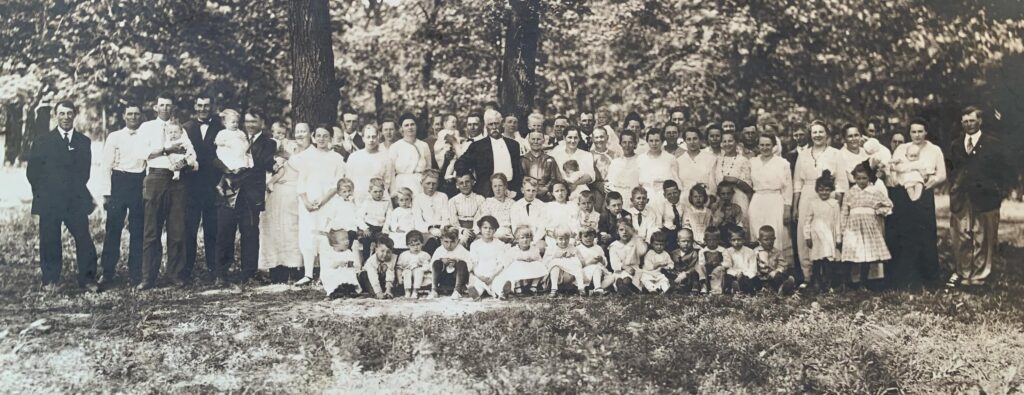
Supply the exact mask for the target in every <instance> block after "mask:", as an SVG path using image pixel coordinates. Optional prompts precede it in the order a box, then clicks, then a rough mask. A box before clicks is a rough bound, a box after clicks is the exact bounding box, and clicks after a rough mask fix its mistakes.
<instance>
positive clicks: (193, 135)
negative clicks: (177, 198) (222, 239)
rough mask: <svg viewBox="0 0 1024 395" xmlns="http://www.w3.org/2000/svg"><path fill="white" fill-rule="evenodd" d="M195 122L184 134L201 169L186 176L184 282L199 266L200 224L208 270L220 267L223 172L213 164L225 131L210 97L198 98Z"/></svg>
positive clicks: (185, 173) (193, 121) (192, 120)
mask: <svg viewBox="0 0 1024 395" xmlns="http://www.w3.org/2000/svg"><path fill="white" fill-rule="evenodd" d="M195 111H196V113H195V118H194V119H191V120H189V121H188V122H186V123H185V133H186V135H187V136H188V139H189V141H191V142H192V147H193V148H195V150H196V160H197V162H198V163H199V169H198V170H196V171H188V172H184V173H182V175H181V178H182V180H183V181H185V193H186V201H185V266H183V267H182V269H181V273H178V277H179V278H180V279H181V280H182V281H184V282H191V281H192V270H193V268H194V267H195V264H196V250H197V249H198V244H197V242H196V241H197V238H198V237H199V224H200V222H202V225H203V247H204V248H203V251H205V253H206V269H207V270H210V271H211V272H212V270H213V268H215V267H217V249H216V248H217V183H218V182H220V177H221V172H220V171H219V170H217V166H215V165H214V161H215V159H216V158H217V146H216V144H214V141H215V140H216V139H217V133H218V132H220V131H221V130H222V129H224V125H223V123H221V120H220V117H218V116H217V115H216V114H215V113H216V112H215V110H214V107H213V99H212V98H211V97H210V96H206V95H200V96H197V97H196V103H195Z"/></svg>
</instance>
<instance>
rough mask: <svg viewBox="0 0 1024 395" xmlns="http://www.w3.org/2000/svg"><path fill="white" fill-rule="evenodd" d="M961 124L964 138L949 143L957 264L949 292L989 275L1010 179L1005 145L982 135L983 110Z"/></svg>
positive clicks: (970, 111) (971, 111) (969, 112)
mask: <svg viewBox="0 0 1024 395" xmlns="http://www.w3.org/2000/svg"><path fill="white" fill-rule="evenodd" d="M960 122H961V126H962V127H963V130H964V135H963V136H962V137H960V138H955V139H953V144H952V147H951V148H950V153H951V155H950V159H951V164H950V172H951V173H952V178H951V179H952V180H953V185H952V187H951V189H950V193H949V200H950V211H951V213H950V234H951V235H952V238H953V240H952V241H953V242H952V244H953V255H954V258H955V259H954V262H953V274H952V276H950V279H949V281H948V282H947V283H946V285H947V286H948V287H956V286H959V285H982V284H984V283H985V279H986V278H987V277H988V276H989V274H990V273H991V271H992V259H993V255H994V253H995V249H996V245H997V244H998V231H999V208H1000V206H1001V205H1002V201H1003V198H1004V197H1006V195H1007V191H1008V190H1009V188H1008V186H1009V185H1010V181H1011V177H1012V174H1010V173H1011V172H1010V171H1008V170H1009V169H1010V167H1009V166H1007V164H1008V163H1009V162H1007V161H1006V160H1005V159H1006V156H1005V155H1004V154H1003V152H1002V149H1003V148H1002V147H1003V143H1002V142H1000V141H999V139H997V138H996V137H995V136H992V134H991V133H989V132H983V131H982V130H981V110H980V109H979V108H977V107H974V106H971V107H967V108H966V109H964V111H963V112H962V114H961V116H960Z"/></svg>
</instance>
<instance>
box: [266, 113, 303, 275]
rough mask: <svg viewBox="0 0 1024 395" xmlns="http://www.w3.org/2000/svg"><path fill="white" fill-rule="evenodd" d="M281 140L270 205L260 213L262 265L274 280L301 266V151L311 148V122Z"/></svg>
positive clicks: (269, 183)
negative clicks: (299, 192) (298, 200)
mask: <svg viewBox="0 0 1024 395" xmlns="http://www.w3.org/2000/svg"><path fill="white" fill-rule="evenodd" d="M274 138H275V139H277V140H278V153H277V158H276V159H277V160H278V162H277V164H276V165H275V168H276V169H277V172H276V173H274V175H273V176H272V177H271V178H270V179H269V180H268V181H267V203H266V204H267V206H266V210H264V211H263V212H262V213H260V261H259V269H260V270H265V271H269V273H270V280H271V282H287V281H288V280H289V277H291V276H290V272H292V271H293V270H289V269H298V268H301V267H302V254H300V253H299V251H297V250H296V249H295V246H296V245H298V244H299V211H298V209H299V207H298V206H297V205H295V201H296V200H297V199H298V192H297V189H296V185H297V184H298V180H299V170H298V167H299V164H298V160H296V158H297V157H298V156H299V155H298V154H299V153H300V152H302V151H305V150H306V149H307V148H309V144H310V140H309V125H308V124H305V123H300V124H298V125H296V126H295V139H288V138H287V136H274Z"/></svg>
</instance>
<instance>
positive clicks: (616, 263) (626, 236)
mask: <svg viewBox="0 0 1024 395" xmlns="http://www.w3.org/2000/svg"><path fill="white" fill-rule="evenodd" d="M641 190H642V188H641ZM618 233H619V239H618V240H616V241H614V242H612V245H611V246H610V247H608V255H609V256H610V261H611V262H610V263H611V268H612V272H611V274H610V275H609V276H607V277H605V282H604V284H602V285H604V287H605V288H607V287H608V286H609V285H611V286H613V287H614V289H615V292H618V293H624V294H630V293H633V292H636V291H639V289H640V287H639V283H638V281H637V280H638V279H637V278H636V277H637V276H635V273H636V271H638V270H640V263H641V258H642V257H643V256H644V255H645V254H647V243H644V241H643V240H640V238H639V237H636V235H635V233H634V231H633V224H631V223H630V221H628V220H625V219H621V220H619V223H618Z"/></svg>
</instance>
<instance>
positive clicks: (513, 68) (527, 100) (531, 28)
mask: <svg viewBox="0 0 1024 395" xmlns="http://www.w3.org/2000/svg"><path fill="white" fill-rule="evenodd" d="M509 6H510V8H511V10H510V11H511V12H509V13H508V16H507V22H506V25H505V50H504V55H503V57H502V62H501V73H500V74H499V75H498V103H499V105H500V106H501V112H503V113H505V114H514V115H516V116H517V117H518V118H520V119H522V118H525V117H526V115H527V114H529V112H530V111H531V110H532V109H533V100H534V96H535V95H536V94H537V71H536V70H537V46H538V44H539V42H540V19H541V1H540V0H509ZM520 123H521V124H525V122H520Z"/></svg>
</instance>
